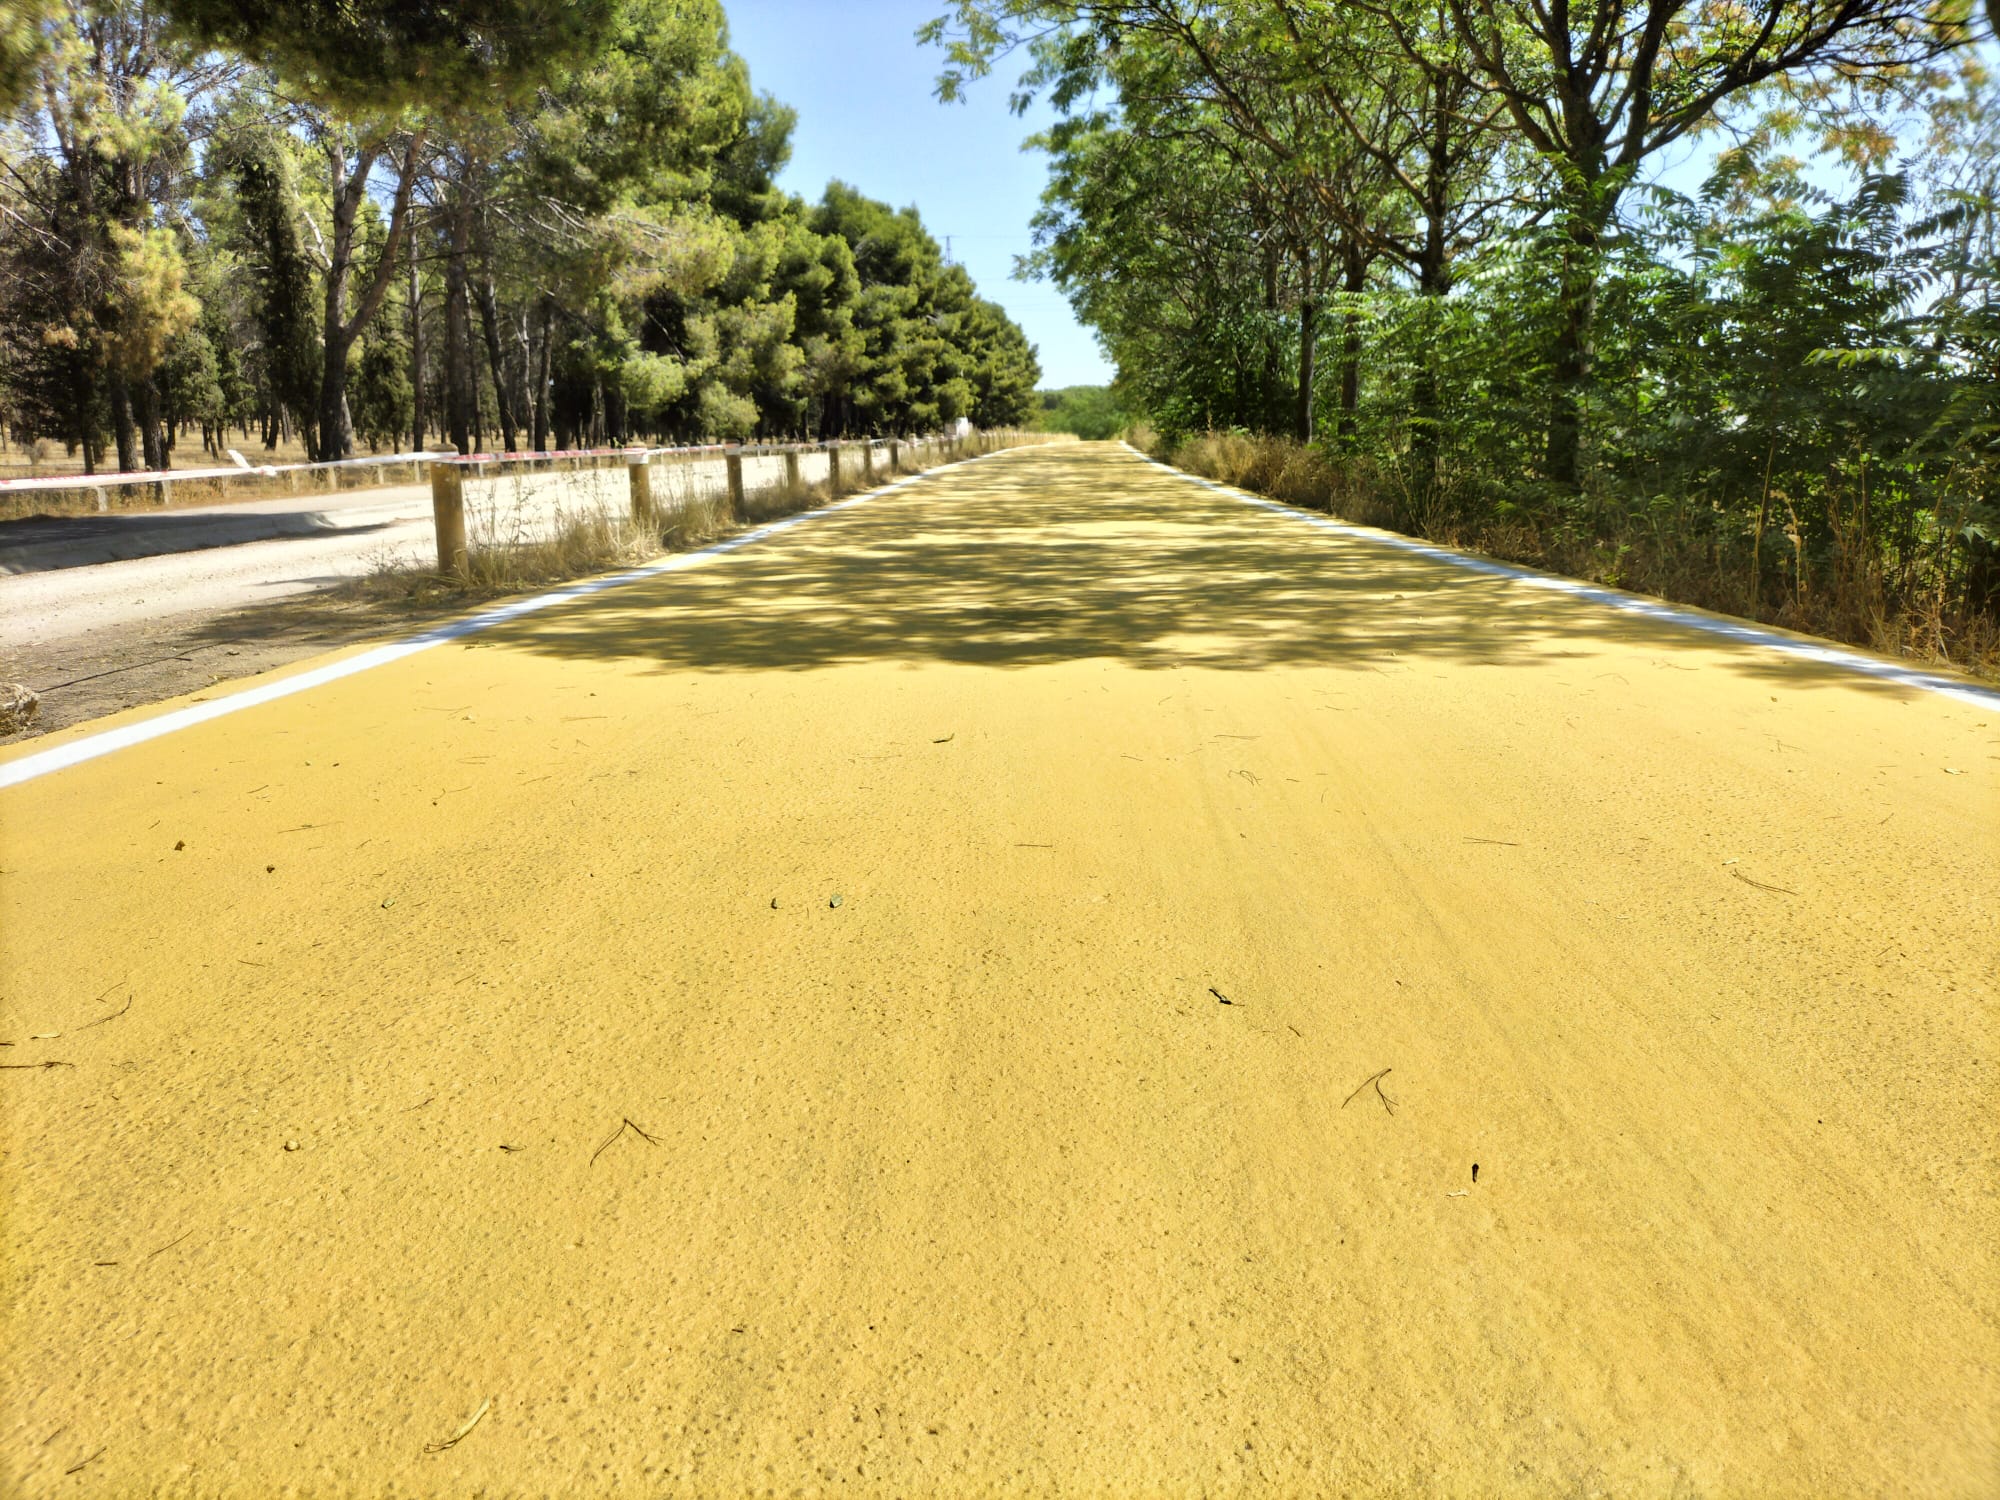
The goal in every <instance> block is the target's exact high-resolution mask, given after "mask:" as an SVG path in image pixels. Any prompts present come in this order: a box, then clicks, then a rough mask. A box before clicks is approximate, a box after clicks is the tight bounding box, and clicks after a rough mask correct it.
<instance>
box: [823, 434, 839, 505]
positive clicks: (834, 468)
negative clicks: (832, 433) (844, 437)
mask: <svg viewBox="0 0 2000 1500" xmlns="http://www.w3.org/2000/svg"><path fill="white" fill-rule="evenodd" d="M826 492H827V494H828V495H830V496H832V497H833V498H834V499H835V500H838V499H839V498H840V444H838V443H835V444H834V445H833V446H832V447H830V448H828V449H827V450H826Z"/></svg>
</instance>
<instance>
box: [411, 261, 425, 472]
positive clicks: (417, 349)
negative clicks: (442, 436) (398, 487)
mask: <svg viewBox="0 0 2000 1500" xmlns="http://www.w3.org/2000/svg"><path fill="white" fill-rule="evenodd" d="M424 415H425V414H424V291H423V278H422V277H421V276H420V275H419V274H418V271H417V246H416V242H415V240H414V239H413V240H412V241H411V243H410V449H411V451H412V452H415V453H421V452H423V451H424V433H425V431H426V429H427V426H428V424H427V423H426V422H425V420H424Z"/></svg>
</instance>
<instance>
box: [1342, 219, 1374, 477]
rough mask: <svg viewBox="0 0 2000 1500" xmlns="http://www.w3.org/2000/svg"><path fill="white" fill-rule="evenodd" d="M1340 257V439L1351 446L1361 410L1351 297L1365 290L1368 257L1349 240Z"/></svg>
mask: <svg viewBox="0 0 2000 1500" xmlns="http://www.w3.org/2000/svg"><path fill="white" fill-rule="evenodd" d="M1341 256H1342V263H1341V272H1342V281H1341V290H1342V291H1344V292H1345V293H1346V294H1347V297H1348V302H1347V310H1346V312H1345V313H1344V314H1342V316H1341V329H1340V441H1341V444H1342V446H1343V447H1351V446H1352V445H1353V443H1354V439H1355V424H1356V415H1357V413H1358V412H1359V411H1360V409H1361V309H1360V308H1359V307H1357V306H1356V305H1355V299H1357V298H1359V297H1360V295H1361V294H1362V293H1363V292H1364V291H1366V290H1367V289H1368V257H1367V254H1366V253H1365V252H1364V251H1363V250H1362V248H1361V246H1360V245H1359V244H1358V243H1356V242H1354V241H1352V240H1350V241H1349V242H1348V243H1347V244H1345V245H1344V246H1342V247H1341Z"/></svg>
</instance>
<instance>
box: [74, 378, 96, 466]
mask: <svg viewBox="0 0 2000 1500" xmlns="http://www.w3.org/2000/svg"><path fill="white" fill-rule="evenodd" d="M72 359H73V364H72V369H73V371H74V374H73V376H72V378H71V380H70V390H71V392H72V396H71V399H72V400H73V401H74V402H75V403H76V441H77V446H78V447H80V448H81V449H83V472H84V473H86V474H95V473H96V472H97V442H96V438H97V434H96V433H95V432H93V431H92V430H91V429H92V428H93V427H94V426H95V425H96V423H95V417H96V413H97V399H96V398H97V393H96V391H94V390H93V389H92V388H91V383H90V374H89V371H88V369H87V367H86V366H85V365H84V362H83V360H82V359H81V358H76V357H74V356H72Z"/></svg>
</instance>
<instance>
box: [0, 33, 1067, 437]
mask: <svg viewBox="0 0 2000 1500" xmlns="http://www.w3.org/2000/svg"><path fill="white" fill-rule="evenodd" d="M162 7H165V8H162ZM30 84H32V85H33V87H32V88H30V87H28V85H30ZM0 90H10V91H11V93H10V94H9V95H8V96H7V97H6V98H4V99H0V103H11V102H13V101H14V100H19V99H23V98H25V102H24V103H22V105H21V111H22V112H21V114H20V116H19V120H20V125H21V127H22V128H20V129H18V130H8V131H6V132H4V133H0V153H4V161H0V167H4V170H0V409H4V411H5V414H6V417H7V420H8V421H9V424H10V425H11V426H13V427H14V428H15V429H16V430H18V431H20V432H21V433H22V434H23V435H24V436H29V437H32V436H34V435H37V434H47V435H51V436H59V437H62V438H63V439H65V440H66V441H70V442H73V443H77V444H80V445H81V446H82V447H83V449H84V452H85V454H86V456H87V457H88V458H89V459H90V461H92V462H95V461H96V458H97V456H98V453H97V450H98V449H99V448H101V447H102V446H103V444H104V439H105V434H106V430H107V428H110V429H111V430H112V431H113V434H114V435H115V437H116V439H117V446H118V450H119V461H120V462H123V463H130V464H135V465H136V464H139V463H141V462H144V463H148V464H151V463H155V462H158V463H165V462H167V454H168V452H169V451H170V450H171V448H172V445H173V443H174V441H175V440H176V439H177V438H178V437H180V436H181V435H182V434H183V432H184V430H187V429H198V430H199V432H200V436H201V440H202V441H203V443H204V444H205V445H207V446H210V447H212V448H219V447H221V446H223V445H224V443H225V440H226V439H227V437H228V434H227V433H226V432H225V430H224V429H225V427H226V426H229V425H240V426H242V427H247V426H248V424H250V423H252V422H254V423H256V424H257V425H258V426H259V427H260V428H261V437H262V438H263V440H264V442H265V443H266V444H269V445H272V446H276V445H278V444H279V443H281V442H284V441H286V440H288V439H290V438H291V437H293V436H296V437H298V438H300V439H302V440H303V442H304V443H305V445H306V447H307V450H308V452H309V453H312V454H314V455H315V456H337V455H338V454H340V453H343V452H345V451H348V442H349V430H350V428H351V429H352V431H353V432H354V433H358V435H359V436H360V438H361V440H362V441H364V442H366V443H368V444H369V445H370V446H371V447H375V448H380V447H383V446H400V445H401V444H403V443H404V442H406V441H409V440H411V439H414V440H415V441H417V442H420V443H424V444H426V445H431V444H435V443H438V442H442V441H451V442H456V443H460V444H463V445H464V446H466V447H468V448H470V447H472V446H474V445H477V446H479V447H482V448H492V447H495V446H499V445H501V444H511V445H516V446H527V445H531V444H538V443H539V444H548V443H551V442H554V443H558V444H563V445H579V444H602V443H611V442H620V441H637V440H662V439H672V440H678V441H693V440H704V439H710V438H718V437H730V438H745V437H754V436H782V435H804V434H817V435H822V436H827V437H833V436H846V435H852V434H859V433H864V432H890V431H907V430H911V429H916V428H925V427H933V426H936V425H938V424H941V423H945V422H949V421H952V420H954V419H956V418H958V417H961V416H970V417H972V418H973V419H974V420H975V421H977V422H980V423H984V424H1005V423H1012V422H1016V421H1019V420H1022V419H1023V418H1025V417H1026V416H1027V414H1029V413H1030V412H1031V411H1032V410H1033V408H1034V404H1035V403H1034V395H1033V391H1034V386H1035V383H1036V381H1037V379H1038V377H1039V371H1038V369H1037V366H1036V363H1035V357H1034V351H1033V349H1032V348H1031V346H1030V345H1029V344H1028V341H1027V339H1026V337H1025V336H1024V335H1023V334H1022V333H1021V330H1020V329H1019V328H1018V327H1016V326H1015V325H1014V324H1013V323H1012V322H1011V321H1010V320H1009V319H1008V318H1007V317H1006V315H1005V313H1004V312H1003V311H1002V310H1001V309H1000V308H999V307H998V306H997V305H995V304H993V303H991V302H988V301H984V300H982V299H981V298H980V297H979V296H978V294H977V291H976V289H975V288H974V287H973V285H972V283H971V280H970V279H969V278H968V277H967V276H966V275H965V273H964V271H963V270H962V269H961V268H959V267H956V266H951V265H948V264H946V263H945V261H944V258H943V257H942V255H941V254H940V253H939V251H938V246H937V244H936V242H935V241H934V240H933V239H932V238H931V237H930V236H929V235H928V234H927V233H926V232H925V231H924V229H923V226H922V223H921V222H920V220H919V219H918V218H917V216H916V214H915V212H914V211H913V210H905V211H902V212H897V211H895V210H892V209H890V208H889V207H887V206H886V205H884V204H880V203H876V202H874V201H873V200H871V199H868V198H867V197H865V196H864V195H863V194H861V193H859V192H858V191H856V190H854V189H852V188H849V187H846V186H845V185H841V184H835V185H834V187H833V188H831V189H830V190H829V192H828V195H827V197H826V199H825V200H824V201H823V202H821V203H819V204H816V205H815V204H809V203H807V202H805V201H803V200H801V199H799V198H796V197H794V196H792V195H790V194H788V193H786V192H784V191H782V190H781V189H779V187H778V186H777V183H776V180H775V179H776V174H777V173H778V172H779V171H780V170H781V169H782V168H783V166H784V164H785V163H786V161H787V159H788V157H789V154H790V149H791V146H790V134H791V130H792V126H793V122H794V116H793V113H792V111H791V110H789V109H788V108H786V107H785V106H784V105H783V104H781V103H779V102H778V101H776V100H774V99H771V98H770V97H768V96H764V95H759V94H757V93H756V92H755V91H754V90H753V89H752V87H751V83H750V79H749V74H748V70H747V69H746V67H745V66H744V64H743V61H742V59H741V58H739V57H737V56H736V55H735V54H734V53H733V52H732V51H731V50H730V47H729V35H728V29H727V24H726V20H725V17H724V14H723V9H722V5H721V3H720V0H587V3H585V4H582V5H576V4H569V3H565V4H562V5H552V4H549V3H547V0H474V3H472V4H469V5H451V6H445V7H442V8H440V7H436V6H431V7H428V8H427V7H424V6H417V7H414V8H413V7H409V6H388V5H380V4H376V3H374V0H366V3H359V4H355V3H348V0H341V3H340V4H338V5H332V6H329V5H326V4H321V3H319V0H309V3H308V4H306V5H305V7H304V8H303V9H300V8H298V7H291V8H289V9H286V10H283V11H280V10H278V9H276V8H273V7H271V6H269V5H268V4H261V3H259V4H251V5H247V6H246V5H239V4H235V3H231V4H228V5H218V4H215V3H212V0H77V3H75V4H73V5H69V6H65V7H61V8H59V9H36V10H30V9H28V8H26V7H17V8H16V9H14V10H10V11H9V12H8V15H7V18H6V20H5V22H4V23H0ZM413 265H414V270H413V269H412V267H413ZM247 435H248V434H247V433H245V434H244V436H245V437H247ZM241 440H242V439H240V438H239V439H238V441H241ZM142 449H143V456H142Z"/></svg>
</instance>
